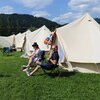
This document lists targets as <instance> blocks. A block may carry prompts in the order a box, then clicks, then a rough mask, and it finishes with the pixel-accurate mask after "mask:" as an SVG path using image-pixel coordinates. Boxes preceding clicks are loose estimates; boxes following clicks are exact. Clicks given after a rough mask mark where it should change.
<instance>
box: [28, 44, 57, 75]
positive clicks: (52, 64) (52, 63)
mask: <svg viewBox="0 0 100 100" xmlns="http://www.w3.org/2000/svg"><path fill="white" fill-rule="evenodd" d="M52 50H53V53H52V56H51V58H50V59H49V60H48V61H47V62H45V63H41V62H39V61H37V62H36V64H37V66H36V67H35V69H34V70H33V71H32V72H31V73H29V72H27V73H28V74H27V75H28V76H32V75H33V74H34V73H35V72H36V71H38V69H39V68H43V69H45V70H51V69H53V68H55V67H57V63H58V60H59V54H58V46H57V45H53V46H52Z"/></svg>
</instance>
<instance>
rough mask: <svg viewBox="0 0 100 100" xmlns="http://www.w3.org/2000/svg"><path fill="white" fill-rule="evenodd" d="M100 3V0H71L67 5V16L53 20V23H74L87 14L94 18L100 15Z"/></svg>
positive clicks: (60, 16) (63, 15)
mask: <svg viewBox="0 0 100 100" xmlns="http://www.w3.org/2000/svg"><path fill="white" fill-rule="evenodd" d="M99 2H100V0H69V1H68V2H67V5H66V6H67V7H68V11H69V12H68V11H67V12H66V13H65V14H62V15H59V16H57V17H55V18H53V21H56V22H59V23H61V24H63V23H69V22H72V21H73V20H76V19H78V18H79V17H81V16H83V15H84V14H85V13H89V14H90V15H92V16H95V15H99V14H100V3H99ZM67 14H68V15H67Z"/></svg>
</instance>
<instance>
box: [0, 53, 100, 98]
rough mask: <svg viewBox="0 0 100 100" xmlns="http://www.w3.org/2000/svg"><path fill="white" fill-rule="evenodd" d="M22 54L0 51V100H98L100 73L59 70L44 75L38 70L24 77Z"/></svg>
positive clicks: (24, 62) (99, 95)
mask: <svg viewBox="0 0 100 100" xmlns="http://www.w3.org/2000/svg"><path fill="white" fill-rule="evenodd" d="M20 55H21V53H20V52H19V53H18V52H17V53H13V55H12V56H2V53H0V100H100V75H98V74H81V73H68V72H65V71H64V72H62V73H61V75H60V77H58V75H56V74H49V75H46V74H44V72H43V71H42V70H39V72H37V73H36V74H35V75H34V76H32V77H27V76H26V74H25V73H24V72H22V71H21V66H22V65H23V64H26V63H27V59H22V58H20Z"/></svg>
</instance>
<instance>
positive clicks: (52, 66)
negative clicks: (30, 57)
mask: <svg viewBox="0 0 100 100" xmlns="http://www.w3.org/2000/svg"><path fill="white" fill-rule="evenodd" d="M40 66H41V68H43V69H46V70H52V69H53V68H55V67H56V66H57V65H53V64H51V63H49V62H46V63H42V64H41V65H40Z"/></svg>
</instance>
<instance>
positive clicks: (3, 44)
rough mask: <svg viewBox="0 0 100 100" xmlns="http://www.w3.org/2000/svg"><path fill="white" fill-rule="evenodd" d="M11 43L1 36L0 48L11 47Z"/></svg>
mask: <svg viewBox="0 0 100 100" xmlns="http://www.w3.org/2000/svg"><path fill="white" fill-rule="evenodd" d="M10 46H11V45H10V43H9V42H8V41H7V40H6V39H4V38H2V37H1V36H0V48H4V47H10Z"/></svg>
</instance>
